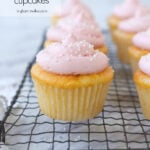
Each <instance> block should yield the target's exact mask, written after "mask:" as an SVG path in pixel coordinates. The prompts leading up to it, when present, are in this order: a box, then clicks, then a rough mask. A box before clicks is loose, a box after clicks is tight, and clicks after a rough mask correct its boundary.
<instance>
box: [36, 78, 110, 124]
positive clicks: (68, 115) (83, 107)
mask: <svg viewBox="0 0 150 150" xmlns="http://www.w3.org/2000/svg"><path fill="white" fill-rule="evenodd" d="M35 87H36V91H38V92H37V93H38V101H39V106H40V108H41V111H42V112H43V113H44V114H46V115H47V116H49V117H51V118H55V119H57V120H64V121H72V120H73V121H80V120H86V119H90V118H92V117H94V116H96V115H98V114H99V113H100V112H101V111H102V109H103V105H104V102H105V98H106V94H107V91H108V88H109V84H106V85H102V84H101V85H95V86H92V87H82V88H75V89H63V88H55V87H51V86H49V85H42V84H40V83H39V82H38V81H37V80H36V81H35Z"/></svg>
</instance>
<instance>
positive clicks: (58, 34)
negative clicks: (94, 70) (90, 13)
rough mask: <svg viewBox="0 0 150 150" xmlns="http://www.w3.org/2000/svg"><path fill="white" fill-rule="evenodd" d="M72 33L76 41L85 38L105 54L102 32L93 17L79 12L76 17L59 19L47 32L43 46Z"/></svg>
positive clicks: (105, 48)
mask: <svg viewBox="0 0 150 150" xmlns="http://www.w3.org/2000/svg"><path fill="white" fill-rule="evenodd" d="M69 34H73V35H74V36H75V37H76V40H77V41H82V40H86V41H87V42H89V43H90V44H92V45H94V49H98V50H100V51H102V52H104V53H105V54H106V53H107V47H106V44H105V40H104V37H103V35H102V32H101V31H100V29H99V26H98V24H97V23H96V21H95V20H94V19H88V17H87V16H86V15H85V13H84V12H83V13H80V14H79V15H78V16H77V17H76V19H72V18H70V17H65V18H64V19H61V20H60V21H59V22H58V24H57V25H56V26H55V27H52V28H50V29H49V30H48V32H47V40H46V42H45V47H47V46H48V45H49V44H51V43H53V42H60V41H62V40H63V39H64V38H65V37H66V35H69Z"/></svg>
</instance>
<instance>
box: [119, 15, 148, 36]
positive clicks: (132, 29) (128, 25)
mask: <svg viewBox="0 0 150 150" xmlns="http://www.w3.org/2000/svg"><path fill="white" fill-rule="evenodd" d="M149 27H150V15H146V16H141V17H140V16H138V17H137V16H136V17H133V18H131V19H128V20H125V21H122V22H121V23H120V24H119V29H120V30H122V31H125V32H129V33H137V32H141V31H144V30H146V29H148V28H149Z"/></svg>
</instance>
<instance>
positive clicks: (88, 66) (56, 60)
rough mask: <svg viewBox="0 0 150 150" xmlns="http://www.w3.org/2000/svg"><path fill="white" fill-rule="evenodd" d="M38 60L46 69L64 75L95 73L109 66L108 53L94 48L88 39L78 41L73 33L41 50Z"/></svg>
mask: <svg viewBox="0 0 150 150" xmlns="http://www.w3.org/2000/svg"><path fill="white" fill-rule="evenodd" d="M36 61H37V64H39V65H40V66H41V67H42V68H43V69H44V70H46V71H48V72H53V73H56V74H62V75H82V74H93V73H98V72H101V71H103V70H104V69H105V68H107V66H108V58H107V56H106V55H104V54H103V53H101V52H99V51H97V50H94V49H93V46H92V45H91V44H89V43H88V42H86V41H77V40H76V39H75V37H73V36H72V35H70V36H68V37H67V38H66V39H65V40H63V41H62V42H61V43H53V44H51V45H49V46H48V47H47V48H46V49H45V50H42V51H41V52H39V54H38V55H37V57H36Z"/></svg>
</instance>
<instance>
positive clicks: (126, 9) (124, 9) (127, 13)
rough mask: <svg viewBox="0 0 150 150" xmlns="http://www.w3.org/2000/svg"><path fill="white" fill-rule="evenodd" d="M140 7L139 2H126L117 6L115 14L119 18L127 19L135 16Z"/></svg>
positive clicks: (128, 0)
mask: <svg viewBox="0 0 150 150" xmlns="http://www.w3.org/2000/svg"><path fill="white" fill-rule="evenodd" d="M138 6H139V1H138V0H125V2H124V3H123V4H120V5H117V6H116V7H115V9H114V11H113V14H114V15H115V16H117V17H118V18H121V19H127V18H130V17H132V16H134V14H135V11H136V9H137V7H138Z"/></svg>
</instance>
